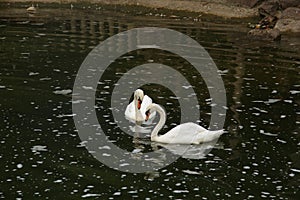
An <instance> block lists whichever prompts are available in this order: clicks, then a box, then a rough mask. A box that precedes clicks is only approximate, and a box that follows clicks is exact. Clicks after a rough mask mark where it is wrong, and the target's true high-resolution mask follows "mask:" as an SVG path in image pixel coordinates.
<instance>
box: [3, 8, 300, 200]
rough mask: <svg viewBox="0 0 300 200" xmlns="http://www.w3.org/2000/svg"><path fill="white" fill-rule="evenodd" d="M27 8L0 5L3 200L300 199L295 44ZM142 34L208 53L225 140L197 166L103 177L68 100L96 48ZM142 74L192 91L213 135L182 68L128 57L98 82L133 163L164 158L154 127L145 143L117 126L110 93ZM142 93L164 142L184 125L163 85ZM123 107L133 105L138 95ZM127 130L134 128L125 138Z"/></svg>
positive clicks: (109, 13) (155, 20) (175, 21)
mask: <svg viewBox="0 0 300 200" xmlns="http://www.w3.org/2000/svg"><path fill="white" fill-rule="evenodd" d="M25 8H26V7H24V6H22V5H20V6H19V7H18V8H7V7H6V6H3V5H2V7H1V12H0V13H1V14H0V15H1V20H0V59H1V60H0V66H1V67H0V95H1V99H0V110H1V115H0V133H1V138H0V143H1V145H0V149H1V150H0V198H7V199H16V198H19V199H22V198H24V199H81V198H99V199H133V198H136V199H167V198H169V199H229V198H233V199H260V198H268V199H295V198H296V196H299V185H300V179H299V173H300V162H299V161H300V155H299V154H300V152H299V148H300V140H299V139H300V135H299V132H300V128H299V127H300V126H299V125H300V109H299V104H300V76H299V73H300V40H299V37H296V35H292V34H290V35H283V36H282V40H281V41H280V42H266V41H265V42H263V41H253V40H249V38H247V36H246V33H247V31H248V28H247V26H248V22H253V21H252V20H253V19H248V20H224V19H219V18H214V17H209V16H207V17H206V16H194V15H193V14H190V16H192V17H186V16H188V15H187V14H186V13H180V14H178V15H177V16H175V14H174V13H170V12H165V14H162V12H161V11H158V10H157V11H155V10H152V11H148V12H147V11H145V10H143V11H141V12H135V13H134V15H130V14H128V12H127V11H126V9H124V8H120V9H119V8H110V9H103V8H100V7H98V8H97V10H96V9H94V8H90V9H73V10H71V9H69V8H64V9H59V8H47V5H41V6H40V8H39V10H38V12H37V13H36V14H33V15H32V14H30V15H29V14H28V13H26V9H25ZM121 11H122V12H121ZM254 21H255V20H254ZM144 26H153V27H164V28H170V29H173V30H176V31H179V32H181V33H184V34H186V35H188V36H190V37H191V38H193V39H194V40H196V41H197V42H198V43H199V44H201V45H202V46H203V47H204V48H205V49H206V50H207V51H208V53H209V54H210V56H211V57H212V59H213V60H214V62H215V63H216V65H217V67H218V68H219V73H220V74H221V76H222V78H223V81H224V85H225V89H226V95H227V115H226V121H225V126H224V129H225V130H226V133H225V134H224V135H222V136H221V137H220V139H219V141H218V142H217V144H216V145H215V147H214V148H213V149H212V150H211V151H210V152H209V153H208V154H207V155H205V156H204V157H202V158H201V159H191V158H188V156H186V157H184V156H182V157H181V158H179V159H177V160H176V161H175V162H173V163H171V164H170V165H168V166H166V167H164V168H162V169H159V170H157V171H154V172H146V173H136V174H133V173H126V172H122V171H118V170H114V169H111V168H109V167H107V166H106V165H104V164H102V163H101V162H99V161H98V160H96V159H95V158H94V157H93V156H92V154H90V153H89V152H88V150H87V149H86V148H85V147H84V145H83V143H82V141H81V140H80V137H79V136H78V132H77V130H76V128H75V125H74V121H73V114H72V88H73V84H74V81H75V77H76V74H77V71H78V69H79V67H80V65H81V63H82V62H83V60H84V59H85V57H86V56H87V55H88V53H89V52H90V51H91V50H92V49H93V48H94V47H96V46H97V45H98V44H99V43H101V42H102V41H104V40H105V39H107V38H109V37H110V36H113V35H114V34H117V33H119V32H122V31H126V30H130V29H132V28H136V27H144ZM144 63H163V64H165V65H168V66H171V67H173V68H174V69H176V70H178V71H179V72H181V73H182V74H183V75H184V76H185V77H186V78H187V80H189V82H190V84H191V85H192V86H193V89H194V91H195V93H196V95H197V98H198V101H199V104H200V108H201V110H200V116H201V117H200V119H199V120H198V121H197V123H199V124H201V125H202V126H204V127H205V128H208V126H209V122H210V117H211V107H212V106H213V105H212V104H211V99H210V96H209V93H208V89H207V86H206V84H205V82H204V81H203V79H202V78H201V76H199V74H198V75H197V74H196V75H195V74H194V72H193V70H189V69H190V67H191V66H190V64H189V63H188V62H187V61H185V60H184V59H182V58H180V57H179V56H177V55H174V54H172V53H170V52H166V51H161V50H155V49H148V50H139V51H133V52H129V53H127V54H126V55H123V56H121V57H120V58H119V59H118V60H117V61H115V62H113V63H112V64H111V66H110V67H109V68H108V69H107V71H106V72H105V74H104V75H103V77H102V78H101V80H99V85H98V88H97V91H96V102H95V105H96V111H97V116H98V117H99V123H100V124H101V126H102V125H103V127H105V130H106V131H107V135H108V137H109V139H110V140H111V141H114V144H115V145H118V146H119V147H120V148H123V149H126V150H127V151H132V152H149V151H153V148H158V147H157V146H156V147H154V146H153V144H152V143H151V142H150V139H149V135H150V134H149V130H148V129H150V131H151V129H152V128H153V125H152V126H150V127H148V129H147V130H146V131H145V133H143V134H144V135H143V137H141V138H138V137H132V136H131V135H130V134H126V133H124V131H123V130H121V129H119V128H118V127H117V126H116V124H115V122H114V120H113V117H112V114H111V107H110V106H111V105H110V95H111V92H112V91H113V87H114V86H115V83H116V82H117V80H118V79H119V78H120V77H121V76H122V74H123V73H125V72H126V71H127V70H129V69H131V68H132V67H134V66H138V65H141V64H144ZM171 78H172V76H171ZM129 81H131V80H128V82H129ZM175 83H176V80H174V84H175ZM179 87H180V86H179ZM142 88H143V89H144V91H145V93H146V94H147V95H149V96H151V97H152V98H153V101H155V102H157V103H159V104H161V105H164V107H165V109H166V111H167V118H168V119H167V122H166V126H165V127H164V129H163V130H162V132H166V131H167V130H169V129H170V128H172V127H174V126H176V125H177V124H179V123H180V114H179V113H180V107H179V103H178V99H177V98H176V96H175V95H174V93H173V92H172V91H170V90H168V89H167V88H165V87H162V86H160V85H157V84H148V85H144V86H143V87H142ZM87 89H89V88H87ZM132 92H133V91H132ZM124 95H127V96H128V99H126V101H127V102H129V101H130V98H132V97H131V95H132V93H128V94H124ZM131 126H133V125H132V124H131ZM123 128H125V129H126V127H123ZM131 128H132V127H131ZM131 128H130V127H127V129H128V131H129V132H130V131H132V129H131ZM200 147H201V145H199V148H200ZM159 148H161V147H159ZM195 148H196V149H197V148H198V147H195ZM107 155H108V156H113V155H110V154H109V152H108V154H107ZM137 156H138V155H137Z"/></svg>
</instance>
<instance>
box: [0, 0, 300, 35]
mask: <svg viewBox="0 0 300 200" xmlns="http://www.w3.org/2000/svg"><path fill="white" fill-rule="evenodd" d="M0 3H9V4H12V3H28V5H31V4H33V5H34V4H37V3H43V4H44V3H57V4H70V6H73V4H74V5H76V4H80V3H85V4H98V5H99V4H100V5H101V4H102V5H122V6H143V7H146V8H151V9H159V8H163V9H169V10H174V11H188V12H195V13H204V14H210V15H215V16H219V17H224V18H246V17H255V16H257V17H259V16H260V17H261V20H260V21H259V22H258V23H257V24H256V25H254V26H253V27H252V28H253V29H252V30H251V31H249V34H248V35H249V36H250V37H252V38H255V39H267V40H278V39H280V35H281V33H282V32H296V33H298V32H300V0H151V1H149V0H88V1H83V0H0Z"/></svg>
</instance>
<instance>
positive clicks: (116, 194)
mask: <svg viewBox="0 0 300 200" xmlns="http://www.w3.org/2000/svg"><path fill="white" fill-rule="evenodd" d="M113 195H114V196H120V195H121V192H115V193H114V194H113Z"/></svg>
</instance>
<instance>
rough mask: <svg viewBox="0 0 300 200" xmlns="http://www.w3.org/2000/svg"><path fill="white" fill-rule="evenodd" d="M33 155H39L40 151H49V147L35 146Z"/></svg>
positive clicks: (32, 149)
mask: <svg viewBox="0 0 300 200" xmlns="http://www.w3.org/2000/svg"><path fill="white" fill-rule="evenodd" d="M31 151H32V152H33V153H38V152H40V151H48V149H47V146H42V145H35V146H33V147H32V148H31Z"/></svg>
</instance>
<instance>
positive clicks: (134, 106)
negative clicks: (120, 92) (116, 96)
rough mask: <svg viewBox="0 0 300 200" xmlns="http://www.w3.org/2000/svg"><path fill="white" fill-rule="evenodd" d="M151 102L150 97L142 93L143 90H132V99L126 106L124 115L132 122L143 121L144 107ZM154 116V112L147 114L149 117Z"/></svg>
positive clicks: (144, 115)
mask: <svg viewBox="0 0 300 200" xmlns="http://www.w3.org/2000/svg"><path fill="white" fill-rule="evenodd" d="M151 104H152V99H151V98H150V97H149V96H147V95H144V91H143V90H141V89H137V90H136V91H135V92H134V96H133V101H132V102H131V103H130V104H129V105H128V106H127V107H126V110H125V117H126V118H127V119H128V120H130V121H133V122H145V119H146V114H145V113H146V109H147V107H148V106H149V105H151ZM154 117H155V112H153V113H151V115H150V116H148V118H149V119H153V118H154Z"/></svg>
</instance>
